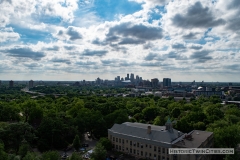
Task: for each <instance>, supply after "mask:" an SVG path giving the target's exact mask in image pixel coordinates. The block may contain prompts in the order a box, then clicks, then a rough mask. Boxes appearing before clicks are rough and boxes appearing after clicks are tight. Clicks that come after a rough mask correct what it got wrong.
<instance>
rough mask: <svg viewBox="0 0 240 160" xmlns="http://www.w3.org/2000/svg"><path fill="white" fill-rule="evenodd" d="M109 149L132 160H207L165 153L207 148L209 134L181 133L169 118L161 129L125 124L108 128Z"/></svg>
mask: <svg viewBox="0 0 240 160" xmlns="http://www.w3.org/2000/svg"><path fill="white" fill-rule="evenodd" d="M108 139H109V140H111V142H112V144H113V149H114V150H116V151H119V152H123V153H126V154H130V155H132V156H134V157H136V158H142V159H151V160H200V159H201V160H202V159H205V160H210V158H211V157H209V156H206V155H181V154H178V155H176V154H169V153H168V149H169V148H211V147H213V133H212V132H207V131H199V130H193V131H191V132H190V133H182V132H180V131H178V130H176V129H174V128H173V127H172V122H171V121H170V119H168V121H167V122H166V124H165V126H156V125H150V124H142V123H136V122H135V123H131V122H125V123H122V124H114V125H113V127H112V128H111V129H108Z"/></svg>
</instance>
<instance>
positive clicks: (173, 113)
mask: <svg viewBox="0 0 240 160" xmlns="http://www.w3.org/2000/svg"><path fill="white" fill-rule="evenodd" d="M180 113H181V111H180V109H179V108H176V107H175V108H173V110H172V111H171V116H172V117H174V118H178V116H179V115H180Z"/></svg>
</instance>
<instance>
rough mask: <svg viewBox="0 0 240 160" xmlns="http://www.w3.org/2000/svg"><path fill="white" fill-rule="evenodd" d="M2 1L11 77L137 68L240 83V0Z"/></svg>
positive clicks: (83, 75) (72, 76)
mask: <svg viewBox="0 0 240 160" xmlns="http://www.w3.org/2000/svg"><path fill="white" fill-rule="evenodd" d="M0 7H1V10H0V59H1V60H0V69H1V70H2V71H1V72H0V75H1V77H2V78H3V79H6V80H8V79H14V78H15V79H26V75H27V78H28V79H29V78H30V79H34V78H35V79H43V80H48V79H49V80H54V79H62V80H81V79H88V80H94V79H95V78H96V77H99V76H100V78H103V79H105V78H106V79H107V78H108V79H113V78H114V77H116V76H117V75H120V76H122V77H125V76H126V75H125V74H127V73H129V72H133V73H135V74H139V75H141V76H142V77H143V78H145V79H150V78H155V77H156V78H159V79H162V78H163V77H165V76H166V77H172V79H173V81H174V80H175V81H189V80H194V79H195V80H199V81H202V80H205V81H240V79H239V77H237V76H236V73H237V72H238V71H239V60H240V47H239V46H240V41H239V38H240V28H239V26H240V17H239V14H240V10H239V8H240V2H239V0H231V1H224V0H217V1H209V0H201V1H199V0H190V1H182V0H172V1H170V0H122V1H121V2H116V1H108V0H103V1H102V5H101V4H100V3H98V2H97V1H94V0H86V1H83V0H54V1H48V0H37V1H35V0H18V1H13V0H11V1H7V0H2V1H0ZM3 66H4V67H3ZM225 74H227V75H228V76H225ZM153 76H154V77H153Z"/></svg>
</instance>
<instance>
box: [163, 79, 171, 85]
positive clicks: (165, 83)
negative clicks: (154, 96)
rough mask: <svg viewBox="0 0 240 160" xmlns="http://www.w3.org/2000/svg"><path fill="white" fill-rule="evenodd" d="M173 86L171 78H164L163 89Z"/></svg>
mask: <svg viewBox="0 0 240 160" xmlns="http://www.w3.org/2000/svg"><path fill="white" fill-rule="evenodd" d="M170 86H171V78H163V87H170Z"/></svg>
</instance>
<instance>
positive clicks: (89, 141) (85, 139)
mask: <svg viewBox="0 0 240 160" xmlns="http://www.w3.org/2000/svg"><path fill="white" fill-rule="evenodd" d="M83 143H87V144H88V145H89V146H88V147H86V150H87V151H89V150H91V149H93V148H94V147H95V146H96V144H97V140H95V139H92V138H88V136H87V133H85V134H84V137H83V141H82V142H81V144H83ZM73 152H74V149H71V150H70V151H67V154H68V156H71V155H72V153H73ZM59 153H60V154H61V155H63V154H64V151H59Z"/></svg>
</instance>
